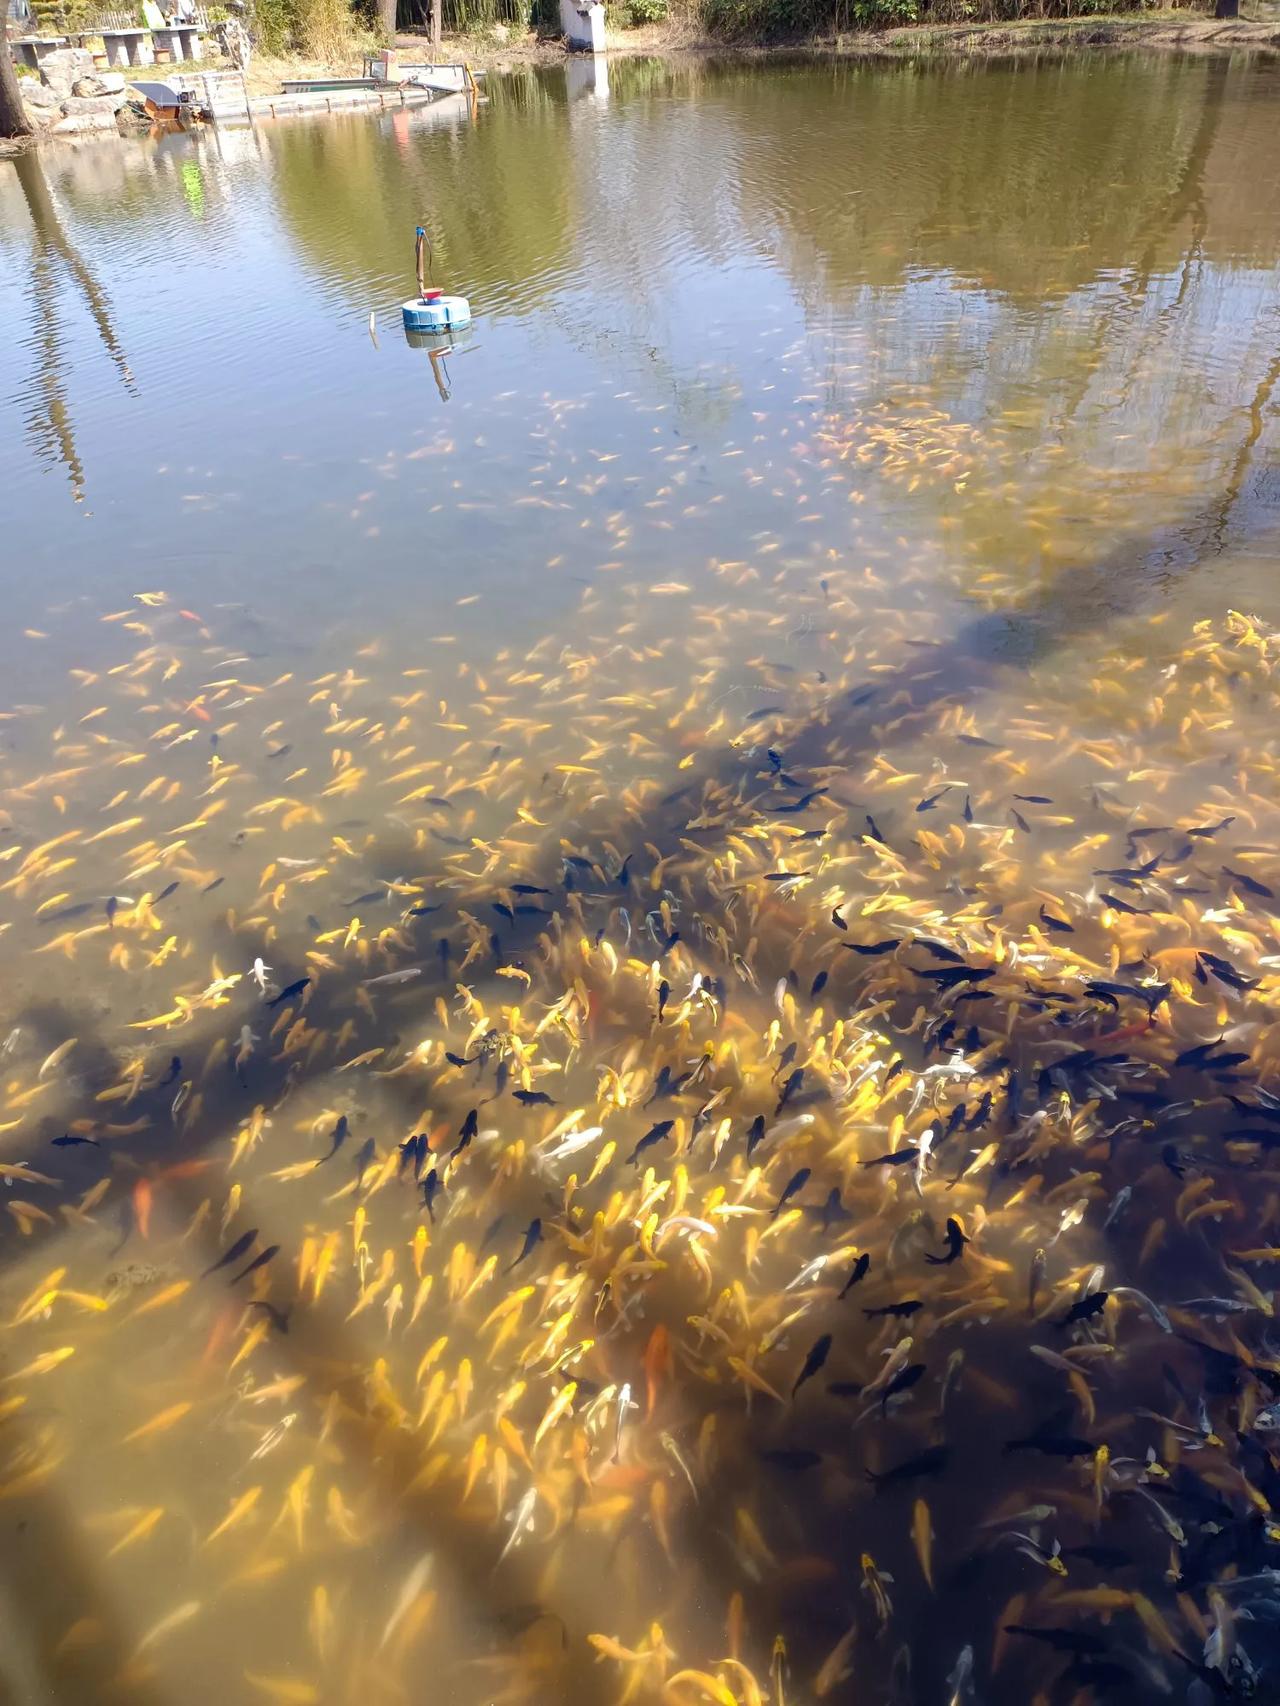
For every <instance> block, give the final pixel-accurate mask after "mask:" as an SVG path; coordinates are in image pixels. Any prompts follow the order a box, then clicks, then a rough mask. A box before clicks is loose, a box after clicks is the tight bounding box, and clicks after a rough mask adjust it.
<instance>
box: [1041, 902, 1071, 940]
mask: <svg viewBox="0 0 1280 1706" xmlns="http://www.w3.org/2000/svg"><path fill="white" fill-rule="evenodd" d="M1040 922H1041V924H1043V925H1044V926H1045V927H1046V929H1049V930H1059V931H1062V932H1063V933H1064V934H1065V935H1068V936H1074V935H1075V929H1076V927H1075V925H1074V924H1068V923H1067V921H1066V919H1065V918H1055V917H1054V916H1053V914H1052V913H1051V912H1047V911H1046V910H1045V908H1044V907H1043V906H1042V907H1041V908H1040Z"/></svg>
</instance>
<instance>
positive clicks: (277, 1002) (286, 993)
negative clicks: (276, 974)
mask: <svg viewBox="0 0 1280 1706" xmlns="http://www.w3.org/2000/svg"><path fill="white" fill-rule="evenodd" d="M310 982H311V979H310V978H309V977H300V978H298V979H297V981H296V982H295V983H290V984H288V985H286V987H285V988H284V989H282V990H281V991H280V993H279V995H273V996H272V997H271V999H270V1001H268V1002H267V1006H268V1007H280V1006H282V1005H283V1004H284V1002H286V1001H292V1000H293V998H294V996H295V995H301V994H302V992H303V990H304V989H305V988H306V987H307V985H308V984H309V983H310Z"/></svg>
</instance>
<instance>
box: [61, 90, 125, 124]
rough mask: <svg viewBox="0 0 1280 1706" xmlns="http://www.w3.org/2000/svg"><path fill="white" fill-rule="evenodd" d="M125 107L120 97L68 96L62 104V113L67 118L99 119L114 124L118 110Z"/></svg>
mask: <svg viewBox="0 0 1280 1706" xmlns="http://www.w3.org/2000/svg"><path fill="white" fill-rule="evenodd" d="M123 105H124V103H123V101H121V99H120V97H119V96H118V95H68V96H67V98H66V100H65V101H63V103H62V111H63V115H64V117H66V118H94V117H98V118H102V119H104V120H105V122H106V123H107V124H112V123H114V122H115V116H116V111H117V109H118V108H119V107H121V106H123Z"/></svg>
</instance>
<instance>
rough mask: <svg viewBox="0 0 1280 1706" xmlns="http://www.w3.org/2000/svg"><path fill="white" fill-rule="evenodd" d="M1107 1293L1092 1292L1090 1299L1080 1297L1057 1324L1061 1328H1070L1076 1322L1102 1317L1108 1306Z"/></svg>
mask: <svg viewBox="0 0 1280 1706" xmlns="http://www.w3.org/2000/svg"><path fill="white" fill-rule="evenodd" d="M1110 1295H1111V1293H1110V1292H1107V1291H1091V1292H1090V1293H1089V1295H1088V1297H1078V1298H1077V1299H1076V1301H1075V1302H1074V1303H1073V1304H1072V1305H1071V1307H1070V1309H1068V1310H1067V1312H1066V1314H1065V1315H1064V1316H1063V1317H1062V1319H1061V1320H1060V1321H1059V1322H1058V1323H1057V1324H1058V1326H1059V1327H1070V1326H1071V1325H1072V1323H1073V1322H1075V1321H1090V1320H1092V1319H1093V1317H1094V1316H1095V1315H1101V1313H1102V1311H1103V1310H1104V1309H1105V1308H1106V1306H1107V1298H1108V1297H1109V1296H1110Z"/></svg>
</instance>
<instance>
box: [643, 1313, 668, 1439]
mask: <svg viewBox="0 0 1280 1706" xmlns="http://www.w3.org/2000/svg"><path fill="white" fill-rule="evenodd" d="M670 1372H671V1338H670V1335H669V1334H668V1332H667V1329H666V1328H665V1327H664V1326H663V1324H662V1322H661V1321H659V1322H658V1325H657V1326H656V1327H655V1328H654V1329H653V1331H652V1333H650V1335H649V1343H648V1344H647V1345H646V1346H645V1348H644V1378H645V1384H646V1387H647V1389H648V1394H649V1407H648V1409H647V1410H646V1411H645V1417H646V1419H647V1418H648V1417H649V1416H651V1415H652V1414H653V1407H654V1405H655V1404H656V1403H657V1402H658V1387H659V1385H660V1383H661V1380H662V1377H663V1375H664V1374H670Z"/></svg>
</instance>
